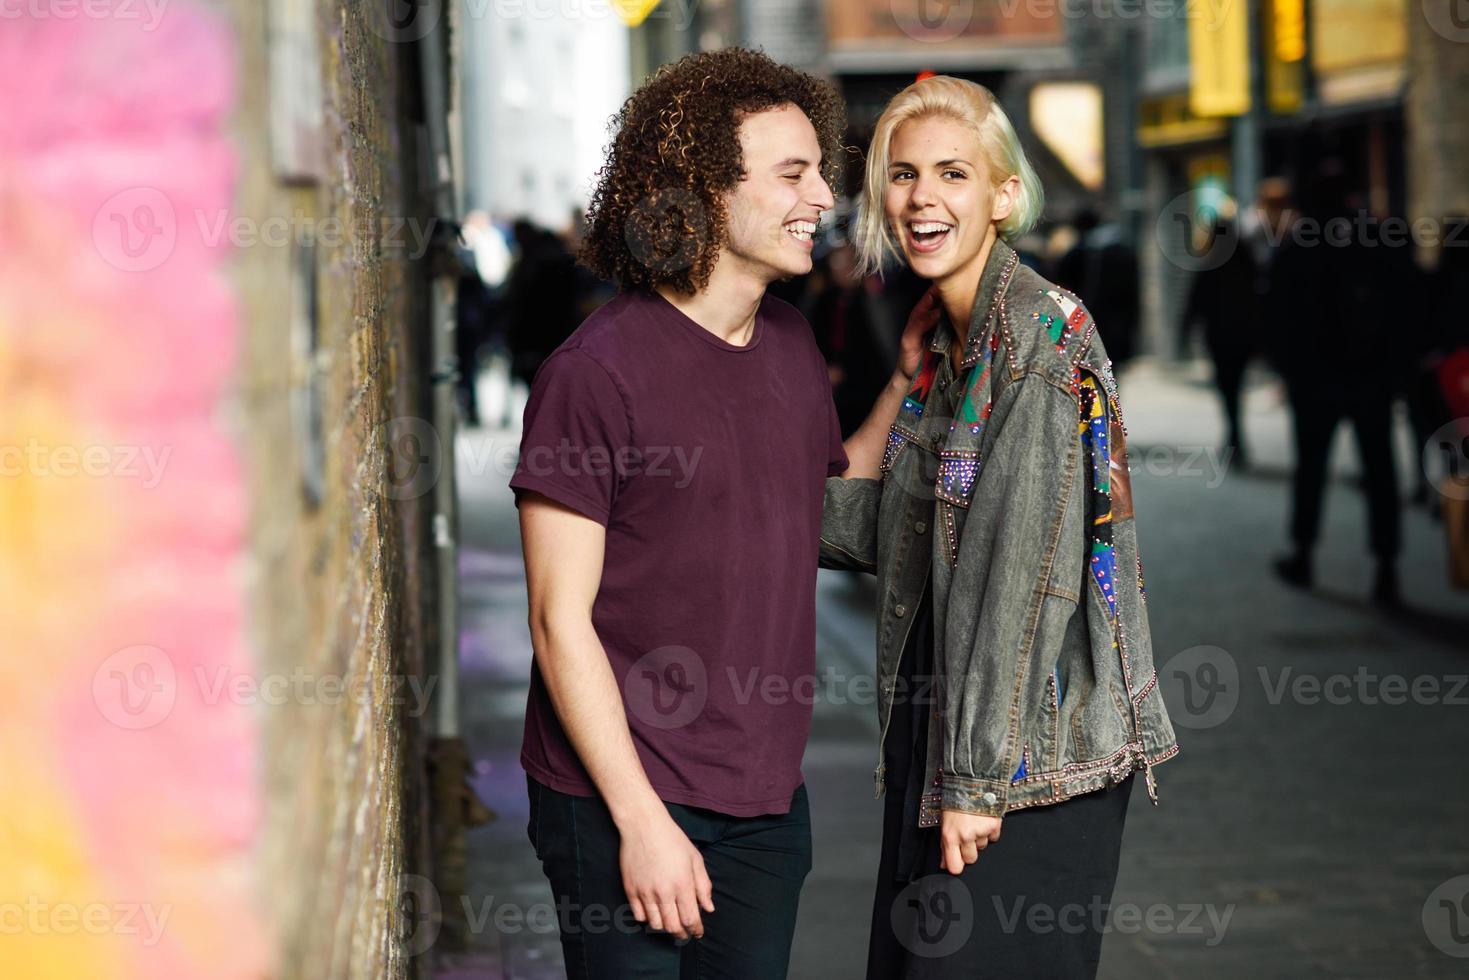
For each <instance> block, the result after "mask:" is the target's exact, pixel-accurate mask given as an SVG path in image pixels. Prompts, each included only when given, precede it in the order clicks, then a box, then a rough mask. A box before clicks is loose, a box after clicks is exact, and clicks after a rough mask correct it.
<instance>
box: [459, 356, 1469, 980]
mask: <svg viewBox="0 0 1469 980" xmlns="http://www.w3.org/2000/svg"><path fill="white" fill-rule="evenodd" d="M1255 380H1256V383H1255V384H1254V385H1253V386H1252V387H1251V389H1250V391H1249V394H1248V396H1247V399H1246V411H1247V423H1246V429H1247V438H1248V439H1249V440H1250V444H1251V451H1252V453H1253V456H1254V464H1255V465H1254V468H1253V469H1252V470H1251V471H1250V472H1248V473H1245V472H1240V471H1239V469H1238V467H1235V466H1233V465H1227V464H1225V463H1224V461H1222V460H1220V459H1219V457H1218V455H1217V453H1214V454H1212V455H1211V447H1213V446H1215V445H1217V440H1218V438H1219V434H1220V425H1219V421H1218V417H1217V411H1216V409H1215V405H1214V402H1213V399H1212V394H1211V392H1210V391H1209V389H1208V388H1207V387H1206V386H1205V385H1204V384H1203V383H1202V378H1201V377H1200V376H1199V375H1198V373H1197V372H1194V373H1191V374H1187V375H1182V376H1181V375H1179V374H1178V373H1177V372H1175V373H1174V374H1173V375H1172V376H1165V375H1164V374H1163V373H1162V372H1160V371H1158V370H1156V369H1153V368H1150V367H1147V366H1143V367H1141V368H1139V369H1137V370H1135V371H1133V372H1132V373H1131V374H1129V375H1128V376H1125V377H1124V378H1123V381H1122V393H1123V403H1124V408H1125V409H1126V414H1127V422H1128V427H1129V433H1130V436H1129V445H1130V447H1131V450H1132V458H1133V464H1134V474H1135V475H1134V490H1135V497H1136V502H1137V510H1138V514H1139V515H1140V518H1139V528H1140V530H1139V533H1140V536H1141V541H1142V548H1143V555H1144V567H1145V572H1146V574H1147V583H1148V592H1149V611H1150V616H1151V618H1152V626H1153V633H1154V644H1155V647H1156V652H1157V658H1158V661H1159V664H1160V667H1161V670H1160V674H1161V675H1162V678H1163V685H1164V690H1165V696H1166V697H1167V698H1168V699H1169V704H1170V706H1171V707H1172V709H1173V711H1174V714H1175V720H1176V721H1177V722H1178V723H1179V738H1180V741H1181V743H1182V745H1183V754H1182V755H1181V756H1180V757H1179V758H1178V759H1175V760H1173V761H1170V762H1168V763H1166V764H1164V765H1163V766H1161V767H1159V768H1158V770H1157V774H1158V778H1159V783H1160V795H1161V797H1162V805H1161V806H1160V807H1157V808H1154V807H1152V806H1151V805H1150V804H1149V803H1148V800H1147V796H1146V794H1143V793H1137V794H1135V795H1134V797H1133V807H1132V810H1131V812H1130V815H1129V823H1128V830H1127V839H1126V844H1125V846H1124V851H1123V867H1122V872H1121V877H1120V880H1119V883H1118V889H1117V894H1116V896H1115V904H1114V908H1116V909H1117V910H1118V912H1117V914H1116V918H1115V920H1114V929H1113V930H1112V932H1111V933H1110V934H1109V936H1108V938H1107V941H1106V944H1105V946H1104V950H1103V960H1102V970H1101V975H1102V976H1103V977H1107V978H1124V977H1125V978H1128V980H1147V978H1155V977H1156V978H1165V977H1188V978H1190V980H1196V978H1207V977H1221V978H1223V977H1239V976H1249V977H1251V980H1268V978H1275V977H1280V978H1286V977H1289V978H1296V977H1303V976H1344V977H1403V976H1463V975H1466V973H1469V959H1460V958H1455V957H1453V956H1450V955H1448V953H1446V952H1444V951H1442V949H1441V948H1440V947H1437V946H1435V945H1434V944H1433V942H1432V941H1431V940H1430V937H1429V934H1428V932H1427V931H1426V930H1425V925H1424V916H1425V909H1427V912H1428V913H1429V925H1430V927H1432V928H1433V929H1434V930H1435V932H1434V935H1435V936H1436V938H1437V939H1438V940H1439V942H1440V943H1441V944H1442V946H1443V949H1447V950H1449V951H1450V952H1456V953H1458V954H1460V955H1464V954H1469V935H1466V934H1465V933H1464V932H1462V931H1461V932H1460V933H1459V934H1458V935H1462V936H1464V938H1463V940H1462V941H1459V942H1457V943H1456V942H1455V934H1454V933H1452V932H1450V931H1448V928H1447V927H1448V925H1450V924H1451V922H1450V920H1449V919H1448V918H1447V916H1448V914H1449V912H1448V911H1447V910H1446V909H1445V908H1444V907H1442V906H1440V905H1439V903H1438V899H1439V898H1444V897H1447V898H1448V899H1449V900H1450V904H1452V903H1453V901H1456V900H1457V899H1459V898H1462V897H1463V895H1464V892H1465V891H1466V890H1469V879H1466V880H1465V881H1464V883H1463V884H1462V885H1461V884H1458V883H1455V882H1453V881H1452V879H1454V878H1455V877H1456V876H1458V875H1469V846H1466V844H1465V835H1464V833H1463V828H1464V827H1465V826H1466V823H1469V772H1466V768H1469V767H1466V763H1465V761H1464V756H1465V751H1464V750H1465V742H1466V732H1469V724H1466V723H1469V703H1466V702H1469V687H1465V688H1463V689H1461V690H1459V691H1458V692H1457V701H1456V699H1455V697H1453V696H1452V695H1454V693H1455V692H1454V691H1453V687H1454V684H1455V683H1456V681H1455V678H1458V677H1463V676H1465V675H1469V656H1466V654H1469V643H1466V638H1469V598H1466V596H1465V595H1464V594H1463V593H1459V594H1454V593H1451V592H1450V591H1449V589H1448V588H1447V585H1446V566H1445V556H1444V548H1443V543H1442V540H1441V529H1440V527H1439V525H1437V524H1434V523H1433V522H1431V521H1430V520H1429V519H1428V517H1427V516H1426V515H1425V513H1424V512H1423V511H1422V510H1418V509H1414V510H1411V511H1409V512H1408V513H1407V515H1406V519H1405V551H1404V560H1403V568H1402V574H1403V585H1404V590H1405V593H1406V595H1407V596H1408V598H1409V602H1410V603H1412V606H1413V611H1412V612H1411V613H1410V614H1407V615H1404V616H1399V617H1389V616H1385V615H1383V614H1381V613H1379V612H1378V611H1376V610H1374V609H1373V608H1372V607H1370V606H1369V605H1368V604H1367V603H1366V602H1365V599H1364V597H1365V595H1366V592H1367V589H1368V587H1369V584H1370V573H1371V568H1370V564H1369V563H1368V562H1367V560H1366V558H1367V556H1366V544H1365V541H1366V532H1365V515H1364V508H1363V504H1362V501H1361V499H1360V495H1359V494H1358V493H1357V492H1356V490H1355V488H1354V485H1353V484H1352V483H1351V482H1350V480H1349V478H1350V477H1351V475H1352V473H1353V469H1354V463H1353V461H1352V458H1351V457H1352V453H1351V451H1350V441H1349V440H1347V439H1346V438H1345V436H1344V435H1343V443H1344V445H1343V446H1342V449H1343V450H1344V451H1343V452H1340V453H1338V457H1339V458H1338V461H1337V474H1338V476H1339V477H1342V478H1343V479H1339V480H1337V481H1336V482H1334V483H1333V485H1332V487H1331V490H1330V498H1329V500H1328V504H1327V508H1326V519H1325V525H1324V536H1323V543H1322V548H1321V552H1320V554H1319V556H1318V562H1319V566H1320V575H1321V580H1322V581H1321V586H1320V589H1319V591H1318V592H1316V593H1314V594H1303V593H1299V592H1294V591H1291V590H1287V589H1284V588H1282V587H1280V586H1278V585H1277V584H1276V583H1275V581H1274V580H1273V578H1272V577H1271V576H1270V574H1269V559H1270V557H1271V556H1272V555H1273V554H1274V553H1275V552H1276V551H1277V550H1278V549H1280V548H1282V547H1283V544H1284V529H1285V504H1286V498H1287V494H1288V473H1289V459H1290V450H1289V444H1288V441H1287V427H1286V421H1287V420H1286V417H1285V415H1284V412H1283V410H1282V408H1281V405H1280V395H1279V391H1278V389H1277V388H1276V387H1275V386H1274V385H1273V383H1272V382H1271V381H1270V380H1269V379H1268V378H1264V377H1262V378H1257V379H1255ZM516 442H517V434H516V433H513V432H483V431H481V432H474V433H471V434H469V435H468V436H466V437H465V438H464V440H463V445H462V446H461V452H460V460H459V463H460V474H461V475H460V487H461V492H462V494H463V501H464V518H463V529H464V534H463V537H464V545H465V548H464V554H463V559H462V562H461V570H462V573H463V581H462V592H463V597H464V607H463V613H464V620H463V635H462V639H461V660H462V662H463V664H464V697H465V704H464V715H465V719H466V726H467V731H466V736H467V738H468V740H469V743H470V747H471V749H472V751H473V752H474V757H475V759H476V767H477V770H476V771H477V778H476V783H477V786H478V789H479V791H480V793H481V795H482V796H483V797H484V798H485V799H486V801H487V802H489V804H490V805H491V807H493V808H494V809H495V810H496V811H497V812H498V813H499V815H500V816H499V820H498V821H497V822H495V823H493V824H491V825H489V826H486V827H482V828H478V829H476V830H474V831H472V832H471V837H470V858H471V868H472V878H473V880H474V881H475V888H474V894H472V895H471V896H470V907H469V910H468V911H469V912H470V914H471V918H472V919H475V920H477V921H478V922H479V928H477V929H476V930H475V931H474V933H473V936H472V940H473V949H474V955H473V956H472V957H471V958H468V959H465V960H463V961H462V962H461V964H460V965H459V966H458V967H457V970H456V969H454V964H452V963H444V964H443V966H444V967H445V970H444V972H443V973H442V976H444V977H455V978H457V977H471V976H473V977H478V978H485V977H500V976H504V977H520V978H541V977H556V976H560V975H561V974H560V972H559V971H560V950H559V945H558V943H557V941H556V937H555V934H554V932H553V931H549V930H547V929H545V928H544V926H545V925H546V919H545V918H544V917H543V916H542V917H540V918H538V917H537V915H536V914H533V910H534V909H535V908H536V907H537V906H538V905H542V904H544V905H546V906H549V902H550V895H549V892H548V890H547V889H546V887H545V884H544V881H543V879H542V878H541V876H540V871H539V867H538V865H537V863H536V860H535V857H534V855H533V853H532V852H531V848H530V844H529V842H528V841H527V839H526V836H525V820H526V809H525V793H524V775H523V773H522V772H521V770H520V768H519V765H518V763H517V761H516V760H517V754H518V746H519V739H520V725H521V718H522V712H523V707H524V698H525V688H526V678H527V676H528V671H529V662H530V650H529V639H528V636H527V633H526V626H525V614H526V611H525V589H524V582H523V579H522V577H521V572H520V564H519V542H518V533H517V527H516V517H515V511H514V507H513V504H512V501H511V498H510V495H509V492H508V490H506V488H505V483H506V480H507V478H508V474H507V473H506V472H504V471H503V462H499V463H497V462H496V461H503V460H504V459H507V458H508V459H513V450H514V446H515V445H516ZM1399 448H1400V450H1401V455H1402V456H1403V458H1404V464H1405V466H1406V465H1416V459H1417V457H1416V447H1413V446H1411V444H1410V443H1409V441H1408V440H1407V439H1406V437H1405V438H1404V440H1403V441H1402V445H1400V447H1399ZM497 467H498V468H497ZM1406 475H1407V471H1406V470H1404V477H1405V480H1404V482H1405V483H1406ZM819 588H820V595H819V599H818V669H819V676H820V677H823V678H825V677H828V676H835V677H837V678H839V679H842V680H841V681H840V682H838V683H834V684H833V683H826V682H823V683H820V684H818V687H817V690H818V694H819V700H818V703H817V705H816V717H815V723H814V729H813V734H812V739H811V744H810V747H809V749H808V751H807V755H806V763H805V767H804V768H805V773H806V777H807V781H808V785H809V786H810V789H811V799H812V809H813V818H814V822H815V834H816V863H815V868H814V870H813V872H812V875H811V877H810V878H809V879H808V882H807V886H806V889H805V892H804V894H803V899H802V909H801V916H800V920H799V922H798V931H797V944H796V950H795V953H794V956H793V963H792V972H791V976H792V977H793V978H794V980H825V978H848V977H861V976H862V967H863V962H864V959H865V948H866V937H867V926H868V920H869V917H870V913H871V908H870V906H871V890H872V875H873V873H874V870H875V867H876V851H877V844H878V829H879V822H880V809H881V808H880V805H879V804H878V803H877V802H876V801H874V800H873V799H872V769H873V766H874V765H875V762H876V758H877V743H876V724H875V717H874V715H875V712H874V709H873V708H872V707H871V706H870V703H869V701H868V699H866V698H864V697H862V696H861V695H862V691H863V690H864V689H863V688H862V687H861V684H860V683H859V682H857V679H858V678H860V677H861V676H864V675H866V676H869V677H870V674H871V670H872V667H871V658H872V649H873V641H872V618H871V612H870V610H871V608H872V605H873V601H874V596H873V589H872V584H871V579H856V578H853V577H850V576H846V575H843V574H840V573H827V572H823V573H822V576H821V580H820V587H819ZM1396 677H1401V678H1402V684H1403V685H1405V689H1408V690H1411V689H1412V686H1413V685H1414V684H1415V683H1416V684H1417V690H1418V692H1419V695H1420V696H1419V697H1416V698H1415V697H1413V696H1408V697H1406V698H1404V700H1405V701H1406V703H1401V704H1392V703H1383V702H1384V701H1387V700H1392V699H1393V698H1392V692H1393V691H1395V690H1396V688H1395V687H1394V684H1396V683H1397V682H1396V681H1394V680H1384V679H1385V678H1396ZM1430 684H1432V685H1436V688H1437V693H1436V694H1428V693H1427V691H1428V686H1429V685H1430ZM1211 691H1212V692H1213V693H1212V700H1211V699H1210V692H1211ZM1313 692H1314V693H1313ZM1446 882H1447V883H1448V884H1447V885H1445V883H1446ZM1440 886H1444V887H1445V888H1446V889H1447V890H1446V891H1442V892H1441V893H1440V894H1438V895H1433V893H1434V890H1435V889H1436V888H1440ZM1431 896H1432V900H1430V898H1431ZM502 906H507V907H508V908H509V913H513V914H511V915H510V918H509V919H504V918H502V920H501V921H502V922H505V921H510V922H512V927H510V928H497V927H496V926H495V923H494V917H495V913H496V911H497V910H499V909H500V908H501V907H502ZM527 918H529V921H527ZM517 923H518V924H517ZM1461 928H1462V929H1463V930H1469V903H1466V906H1465V917H1464V920H1463V924H1462V927H1461ZM441 959H443V957H441Z"/></svg>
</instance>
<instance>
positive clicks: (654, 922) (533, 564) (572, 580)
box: [520, 492, 714, 939]
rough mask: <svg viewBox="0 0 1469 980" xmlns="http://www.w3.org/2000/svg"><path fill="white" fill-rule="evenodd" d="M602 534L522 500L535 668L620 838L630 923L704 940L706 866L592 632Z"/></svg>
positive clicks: (558, 509) (550, 504) (547, 503)
mask: <svg viewBox="0 0 1469 980" xmlns="http://www.w3.org/2000/svg"><path fill="white" fill-rule="evenodd" d="M606 534H607V532H606V528H604V527H603V526H602V525H601V524H599V523H597V522H596V521H594V520H592V519H591V518H589V517H586V516H584V515H582V514H579V513H577V512H576V511H574V510H572V509H570V508H568V507H564V506H562V505H561V504H558V503H555V502H554V501H552V500H550V499H549V498H547V497H545V496H543V495H541V494H537V493H531V492H523V497H522V500H521V502H520V536H521V541H522V545H523V547H524V550H525V571H526V582H527V585H528V588H529V591H530V632H531V642H532V644H533V647H534V649H535V657H536V663H537V665H538V666H539V667H540V671H541V677H542V678H543V679H544V680H545V682H546V690H547V691H548V692H549V693H550V696H551V703H552V705H553V706H554V707H555V709H556V716H557V717H558V718H559V719H560V720H561V725H562V727H563V728H564V729H565V731H566V734H567V737H568V738H570V740H571V744H572V747H573V748H574V749H575V750H576V754H577V756H578V757H579V758H580V759H581V762H582V765H583V766H585V767H586V770H587V772H588V774H589V775H590V776H591V777H592V782H594V783H595V784H596V786H597V790H598V791H599V792H600V793H601V794H602V799H603V800H605V801H606V803H607V808H608V809H609V810H610V811H611V812H612V819H613V821H614V822H615V823H616V825H617V830H618V834H619V835H620V836H621V838H622V853H621V866H622V883H623V887H624V888H625V889H626V891H627V898H628V902H629V903H630V905H631V906H632V911H633V915H634V916H635V917H636V918H637V920H638V921H639V922H648V923H649V924H650V925H651V926H652V927H653V928H654V929H659V930H664V931H667V932H670V933H673V934H674V935H675V936H677V937H678V938H680V939H687V938H688V937H689V936H693V937H695V938H698V937H700V936H702V935H703V934H704V925H703V922H702V920H701V918H700V916H699V909H700V908H703V910H704V911H706V912H713V911H714V897H713V887H712V885H711V884H710V881H709V876H708V874H707V873H706V872H705V870H704V859H703V857H702V856H701V855H700V854H699V850H698V848H696V847H695V846H694V845H693V844H692V843H690V841H689V839H688V837H687V836H685V834H684V833H683V831H682V830H681V829H679V826H678V825H677V824H676V823H674V821H673V818H672V817H671V816H669V814H668V809H667V807H665V806H664V804H663V801H662V800H660V799H659V798H658V794H657V793H656V792H654V790H653V787H652V785H651V784H650V783H649V782H648V775H647V773H646V772H644V771H643V765H642V762H641V761H640V760H639V759H638V754H637V750H636V749H635V748H634V747H633V741H632V733H631V732H630V731H629V730H628V725H627V714H626V711H625V710H624V708H623V704H622V695H621V693H620V691H619V690H618V685H617V679H616V678H615V677H614V676H613V674H612V667H611V664H610V663H609V662H608V660H607V654H606V651H605V650H603V648H602V641H601V640H600V639H599V638H598V637H597V633H596V630H595V629H594V628H593V627H592V603H593V601H594V600H595V599H596V596H597V588H598V586H599V584H600V583H601V579H602V557H603V552H604V548H605V545H606Z"/></svg>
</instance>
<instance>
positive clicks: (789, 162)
mask: <svg viewBox="0 0 1469 980" xmlns="http://www.w3.org/2000/svg"><path fill="white" fill-rule="evenodd" d="M809 166H811V161H810V160H807V159H805V158H804V157H786V158H785V159H784V160H782V161H781V162H780V163H777V164H776V165H775V167H776V169H777V170H779V169H783V168H785V167H809Z"/></svg>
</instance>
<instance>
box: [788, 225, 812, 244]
mask: <svg viewBox="0 0 1469 980" xmlns="http://www.w3.org/2000/svg"><path fill="white" fill-rule="evenodd" d="M785 229H786V234H788V235H790V236H791V237H792V238H794V239H795V240H796V241H798V242H810V241H811V238H812V237H813V236H814V235H815V234H816V222H814V221H792V222H791V223H790V224H788V225H786V226H785Z"/></svg>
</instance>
